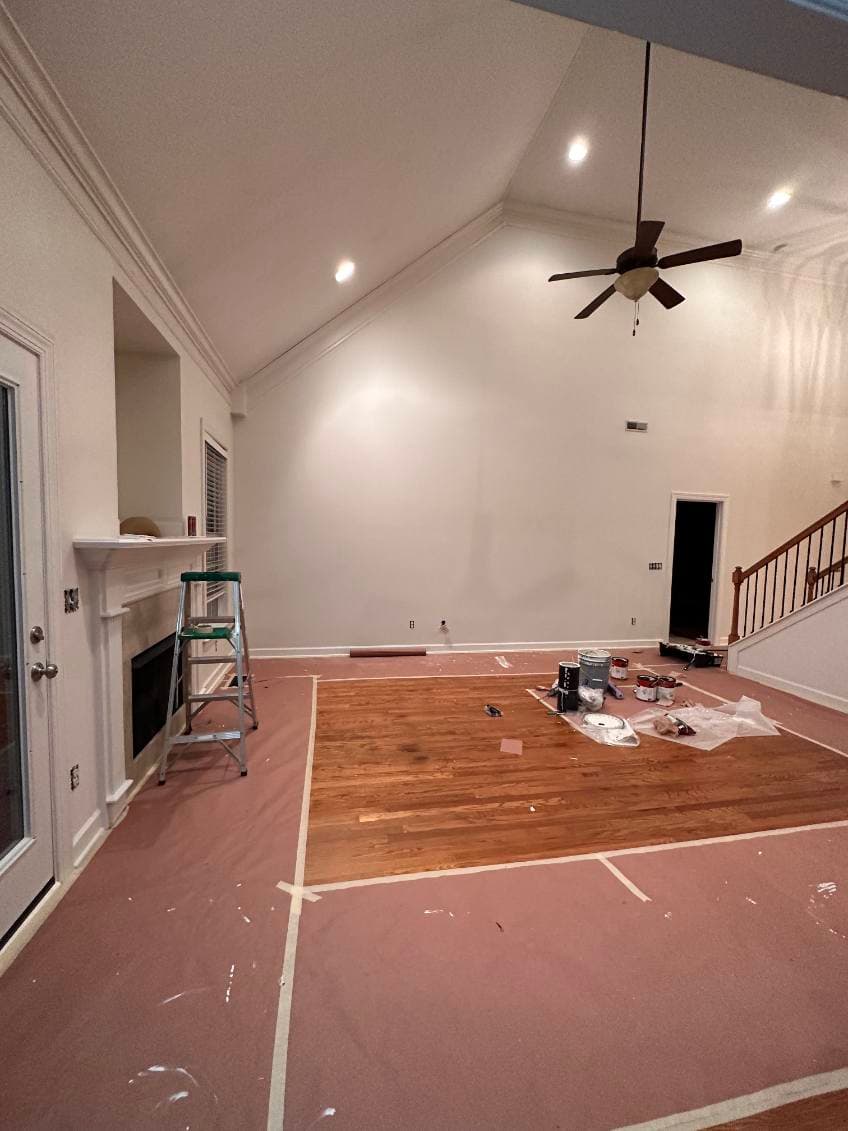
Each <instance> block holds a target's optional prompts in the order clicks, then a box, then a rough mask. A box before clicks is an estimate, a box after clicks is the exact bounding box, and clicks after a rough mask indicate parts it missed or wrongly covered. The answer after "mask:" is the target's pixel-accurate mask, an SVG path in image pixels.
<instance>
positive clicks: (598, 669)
mask: <svg viewBox="0 0 848 1131" xmlns="http://www.w3.org/2000/svg"><path fill="white" fill-rule="evenodd" d="M577 659H578V660H579V662H580V686H581V687H592V688H594V689H596V690H599V691H606V689H607V684H608V683H609V677H610V654H609V652H607V651H606V650H605V649H604V648H581V649H580V651H579V652H578V653H577Z"/></svg>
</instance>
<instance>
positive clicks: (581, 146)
mask: <svg viewBox="0 0 848 1131" xmlns="http://www.w3.org/2000/svg"><path fill="white" fill-rule="evenodd" d="M588 152H589V146H588V145H587V144H586V142H585V141H584V140H583V138H582V137H576V138H575V139H574V141H573V142H572V143H571V145H569V147H568V161H569V164H571V165H580V164H581V163H582V162H583V161H585V160H586V155H587V153H588Z"/></svg>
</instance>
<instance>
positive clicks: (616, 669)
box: [610, 656, 630, 679]
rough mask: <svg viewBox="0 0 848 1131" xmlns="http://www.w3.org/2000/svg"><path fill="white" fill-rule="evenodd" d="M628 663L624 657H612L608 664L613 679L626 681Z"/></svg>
mask: <svg viewBox="0 0 848 1131" xmlns="http://www.w3.org/2000/svg"><path fill="white" fill-rule="evenodd" d="M629 668H630V661H629V660H628V659H627V658H626V657H625V656H613V658H612V663H611V664H610V675H611V676H612V678H613V679H627V674H628V669H629Z"/></svg>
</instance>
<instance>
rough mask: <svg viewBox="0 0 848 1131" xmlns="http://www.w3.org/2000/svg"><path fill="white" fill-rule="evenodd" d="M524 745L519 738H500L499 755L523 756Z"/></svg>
mask: <svg viewBox="0 0 848 1131" xmlns="http://www.w3.org/2000/svg"><path fill="white" fill-rule="evenodd" d="M523 753H524V743H523V742H522V741H521V739H520V738H502V739H501V754H523Z"/></svg>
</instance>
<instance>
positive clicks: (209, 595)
mask: <svg viewBox="0 0 848 1131" xmlns="http://www.w3.org/2000/svg"><path fill="white" fill-rule="evenodd" d="M207 445H208V446H209V447H210V448H212V449H214V450H215V451H216V452H218V454H219V455H220V456H221V457H222V459H223V460H224V461H225V465H226V470H225V479H224V491H225V495H224V519H225V523H226V526H227V530H228V529H229V524H230V453H229V451H228V450H227V447H226V445H224V444H222V443H221V441H220V440H219V439H218V438H217V436H215V435H213V433H211V432H210V431H209V430H208V429H207V428H206V427H204V426H203V425H202V424H201V447H200V452H201V460H200V463H201V492H202V498H201V506H202V509H203V533H204V534H208V533H209V531H208V530H207V529H206V515H207V502H206V486H207V475H206V449H207ZM225 536H227V532H226V531H225ZM227 549H228V546H225V547H224V568H225V569H227V568H229V565H230V563H229V561H228V556H227ZM226 592H227V588H226V584H225V583H223V582H222V584H221V589H220V591H218V592H215V591H214V590H212V591H210V583H209V582H207V584H206V596H205V601H204V603H205V605H206V606H207V607H208V606H209V604H211V602H212V601H217V600H219V599H220V598H221V597H225V596H226Z"/></svg>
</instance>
